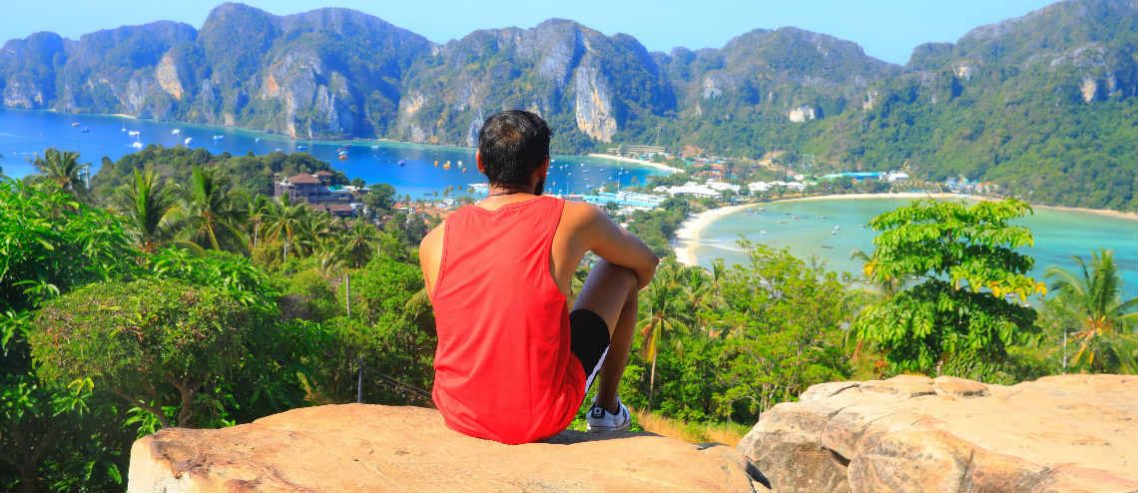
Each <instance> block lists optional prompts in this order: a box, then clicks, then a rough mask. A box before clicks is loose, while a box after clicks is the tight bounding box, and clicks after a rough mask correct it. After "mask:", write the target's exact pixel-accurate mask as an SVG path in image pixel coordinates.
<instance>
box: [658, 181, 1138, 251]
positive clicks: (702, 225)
mask: <svg viewBox="0 0 1138 493" xmlns="http://www.w3.org/2000/svg"><path fill="white" fill-rule="evenodd" d="M872 199H909V200H915V199H942V200H943V199H963V200H995V199H993V198H991V197H983V196H978V195H967V194H956V193H943V192H938V193H922V192H903V193H850V194H836V195H814V196H810V197H796V198H790V199H779V200H771V201H767V202H752V203H749V204H739V205H730V206H724V207H716V208H714V209H708V210H706V211H703V212H700V213H699V214H696V215H694V216H691V217H689V218H688V219H687V220H685V221H684V222H683V224H682V225H680V228H679V229H677V230H676V234H675V238H674V240H673V243H672V250H673V251H674V252H675V254H676V261H677V262H679V263H680V264H683V265H686V266H689V267H692V266H697V265H699V257H698V256H697V255H696V251H695V250H696V247H698V246H699V244H700V241H701V240H702V235H703V232H704V230H705V229H707V227H708V226H710V225H711V223H713V222H715V221H717V220H719V219H721V218H723V217H724V216H728V215H731V214H734V213H736V212H739V211H742V210H746V209H750V208H753V207H759V206H764V205H768V204H776V203H784V202H811V201H819V200H872ZM1031 207H1032V208H1033V209H1052V210H1059V211H1069V212H1082V213H1087V214H1094V215H1099V216H1105V217H1112V218H1116V219H1129V220H1138V213H1132V212H1122V211H1115V210H1109V209H1087V208H1083V207H1067V206H1059V205H1034V204H1032V206H1031Z"/></svg>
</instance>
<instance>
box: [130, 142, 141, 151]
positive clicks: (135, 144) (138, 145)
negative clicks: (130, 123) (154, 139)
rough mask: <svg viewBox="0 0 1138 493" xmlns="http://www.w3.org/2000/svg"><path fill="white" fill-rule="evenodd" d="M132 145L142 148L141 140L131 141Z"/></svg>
mask: <svg viewBox="0 0 1138 493" xmlns="http://www.w3.org/2000/svg"><path fill="white" fill-rule="evenodd" d="M130 146H131V147H133V148H135V149H142V142H139V141H137V140H136V141H134V142H131V143H130Z"/></svg>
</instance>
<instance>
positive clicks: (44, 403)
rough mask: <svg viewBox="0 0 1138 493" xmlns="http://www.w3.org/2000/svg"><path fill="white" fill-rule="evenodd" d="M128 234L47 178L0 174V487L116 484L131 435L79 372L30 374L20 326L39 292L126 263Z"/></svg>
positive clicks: (46, 294)
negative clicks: (64, 377) (51, 376)
mask: <svg viewBox="0 0 1138 493" xmlns="http://www.w3.org/2000/svg"><path fill="white" fill-rule="evenodd" d="M129 244H130V241H129V239H128V238H127V236H126V234H125V233H124V232H123V230H122V227H121V225H120V224H119V223H118V221H117V220H116V219H115V218H114V217H113V216H112V215H110V214H108V213H106V211H103V210H100V209H96V208H92V207H89V206H87V205H84V204H81V203H78V202H77V201H76V200H75V197H74V196H73V195H72V194H70V193H68V192H67V191H65V190H63V189H62V188H61V187H60V186H59V185H58V184H57V183H55V182H45V183H41V184H38V185H36V186H31V185H28V184H26V183H23V182H19V181H12V180H5V181H0V489H2V490H5V491H13V490H17V489H18V490H20V491H35V490H36V489H37V488H40V487H46V486H49V485H50V486H52V487H53V488H56V489H59V490H64V491H100V490H104V491H105V490H109V489H116V488H121V474H120V471H121V470H122V468H121V467H125V465H126V464H125V460H124V459H123V458H124V457H125V451H126V449H127V448H128V447H129V443H130V439H131V438H133V437H132V436H130V435H131V434H130V433H129V432H125V433H124V430H123V428H122V427H121V426H119V425H120V423H121V419H119V415H118V411H117V410H116V409H115V408H114V407H113V406H110V405H108V402H106V401H105V400H104V399H99V398H97V397H92V395H91V388H90V385H89V382H88V381H87V380H85V379H77V380H75V381H69V382H61V383H48V382H43V381H41V380H40V379H38V378H37V376H36V374H35V370H34V367H33V362H32V356H31V348H30V345H29V343H28V333H29V331H30V330H31V327H32V323H31V320H32V319H33V318H34V316H35V310H36V309H38V307H39V306H40V305H41V304H43V303H44V302H46V301H47V300H50V299H52V298H54V297H57V296H59V295H61V294H65V293H67V292H69V291H71V290H72V289H74V288H75V287H77V286H81V285H84V284H87V283H90V282H93V281H98V280H104V279H110V278H113V277H117V276H121V275H123V274H126V273H129V272H133V271H134V270H135V269H134V266H133V261H134V259H135V258H136V252H134V251H132V250H131V249H130V246H129ZM124 434H125V435H127V436H124ZM120 466H121V467H120ZM82 471H86V472H82Z"/></svg>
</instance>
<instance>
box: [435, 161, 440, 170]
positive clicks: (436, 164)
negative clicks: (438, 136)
mask: <svg viewBox="0 0 1138 493" xmlns="http://www.w3.org/2000/svg"><path fill="white" fill-rule="evenodd" d="M435 167H436V168H438V167H439V160H438V159H436V160H435Z"/></svg>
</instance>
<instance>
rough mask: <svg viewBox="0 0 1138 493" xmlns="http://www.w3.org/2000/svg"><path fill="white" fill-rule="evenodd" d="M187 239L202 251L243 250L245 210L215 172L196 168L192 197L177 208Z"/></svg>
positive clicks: (190, 189) (191, 183)
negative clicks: (242, 228)
mask: <svg viewBox="0 0 1138 493" xmlns="http://www.w3.org/2000/svg"><path fill="white" fill-rule="evenodd" d="M177 214H178V217H179V220H180V223H181V226H182V236H183V238H184V239H185V240H187V241H189V242H190V243H193V244H194V245H197V246H198V247H200V248H210V249H214V250H228V251H238V252H239V251H243V250H244V247H245V242H244V241H243V240H242V235H241V228H240V224H241V222H242V221H243V219H244V218H245V213H244V211H242V210H241V208H240V206H239V205H238V204H237V202H236V200H235V199H234V195H233V194H232V193H231V192H230V188H229V185H228V183H227V182H225V181H222V180H220V179H219V178H218V177H217V175H216V172H215V171H214V170H212V169H207V168H203V167H201V166H194V168H193V171H192V173H191V175H190V187H189V194H188V196H187V197H186V198H185V200H184V201H183V203H182V204H181V206H180V207H179V208H178V209H177Z"/></svg>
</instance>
